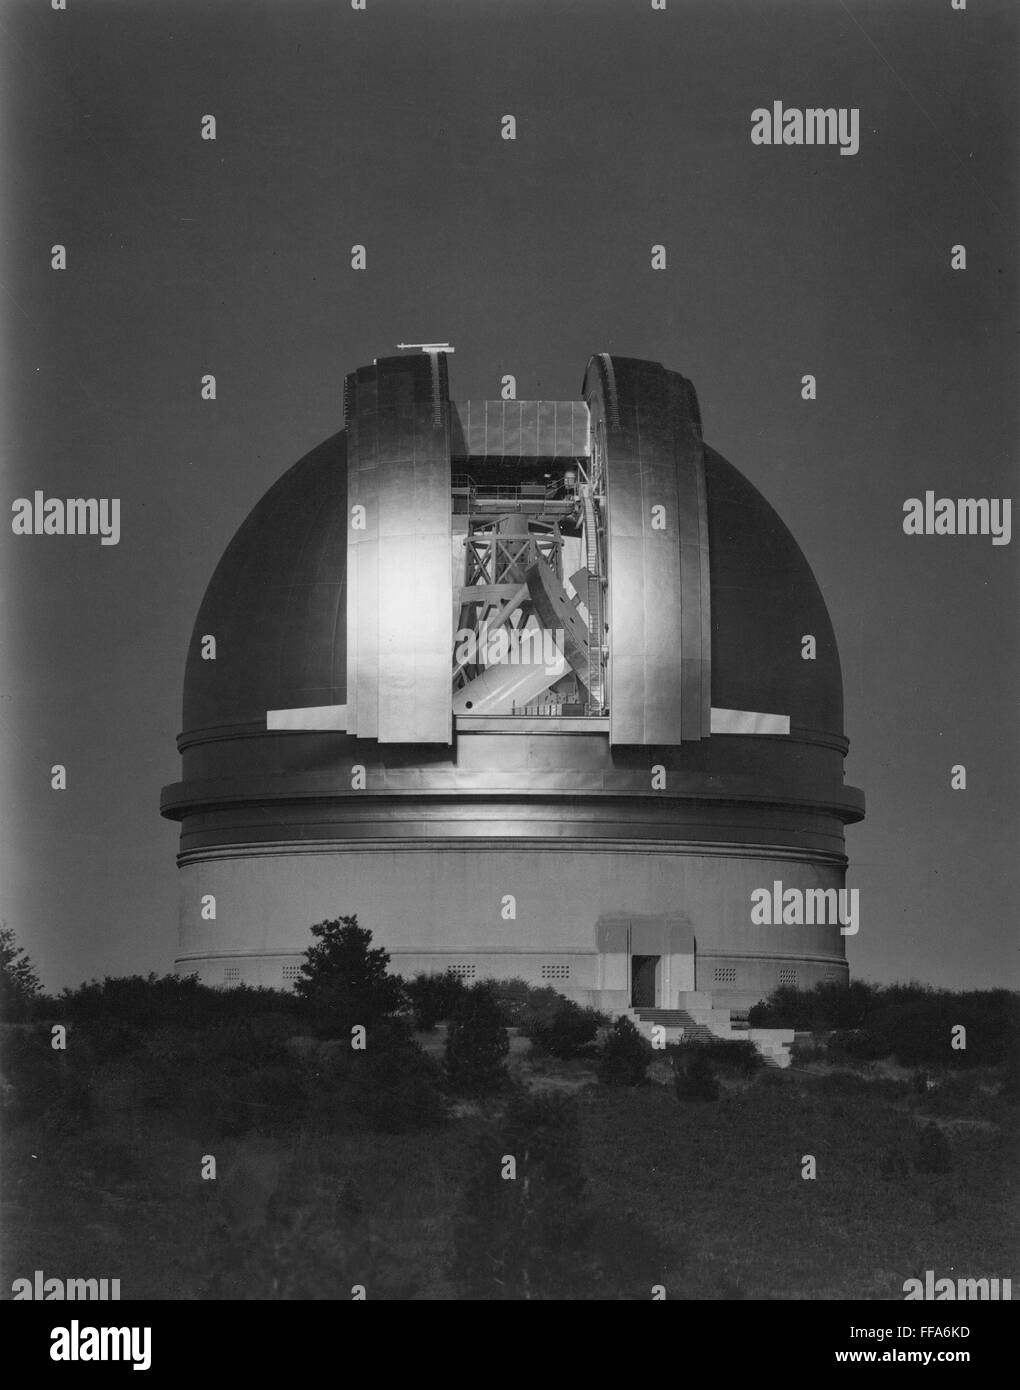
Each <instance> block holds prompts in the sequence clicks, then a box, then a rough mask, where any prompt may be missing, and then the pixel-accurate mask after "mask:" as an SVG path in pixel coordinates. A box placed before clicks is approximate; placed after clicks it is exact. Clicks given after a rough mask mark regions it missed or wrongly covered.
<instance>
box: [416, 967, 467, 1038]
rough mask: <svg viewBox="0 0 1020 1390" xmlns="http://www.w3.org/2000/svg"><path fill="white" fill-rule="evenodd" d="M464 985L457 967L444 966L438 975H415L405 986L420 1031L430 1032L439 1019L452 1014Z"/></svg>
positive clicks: (464, 987) (459, 999) (446, 1017)
mask: <svg viewBox="0 0 1020 1390" xmlns="http://www.w3.org/2000/svg"><path fill="white" fill-rule="evenodd" d="M465 989H466V985H465V984H464V981H463V980H462V979H461V977H460V976H459V975H458V974H457V973H456V971H454V970H444V971H443V972H442V974H438V975H426V974H425V973H424V972H422V973H420V974H418V975H415V977H414V979H413V980H409V981H408V983H407V984H406V985H405V986H404V991H405V993H406V994H407V997H408V999H410V1001H411V1007H412V1008H413V1009H414V1026H415V1027H416V1028H417V1029H418V1030H419V1031H420V1032H423V1033H431V1032H432V1030H433V1029H434V1028H435V1026H436V1024H437V1023H441V1022H444V1021H445V1020H446V1019H450V1018H452V1017H453V1015H454V1013H455V1012H456V1010H457V1005H458V1004H459V1003H460V1001H461V999H462V998H463V996H464V991H465Z"/></svg>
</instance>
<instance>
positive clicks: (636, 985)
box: [630, 956, 660, 1009]
mask: <svg viewBox="0 0 1020 1390" xmlns="http://www.w3.org/2000/svg"><path fill="white" fill-rule="evenodd" d="M659 960H660V957H659V956H631V958H630V1003H631V1007H632V1008H634V1009H654V1008H655V1002H656V1001H655V971H656V967H657V966H658V964H659Z"/></svg>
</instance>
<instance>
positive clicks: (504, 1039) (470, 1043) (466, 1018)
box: [446, 983, 510, 1095]
mask: <svg viewBox="0 0 1020 1390" xmlns="http://www.w3.org/2000/svg"><path fill="white" fill-rule="evenodd" d="M509 1051H510V1039H509V1037H508V1036H507V1031H506V1027H505V1025H504V1023H503V1014H502V1011H501V1010H500V1007H499V1003H498V1001H497V1000H496V998H495V996H494V995H493V993H492V991H491V990H490V989H489V988H488V986H486V985H485V984H482V983H479V984H475V985H472V986H471V988H470V989H467V990H465V991H464V997H463V998H462V999H461V1001H460V1003H459V1004H458V1005H457V1011H456V1013H455V1014H454V1016H453V1019H452V1021H451V1023H450V1030H449V1032H448V1033H447V1035H446V1072H447V1075H448V1076H449V1078H450V1081H451V1082H452V1083H453V1085H454V1087H455V1088H456V1089H457V1090H458V1091H463V1092H465V1093H466V1094H475V1095H481V1094H484V1093H485V1092H487V1091H496V1090H499V1089H500V1088H501V1087H502V1086H504V1085H505V1084H506V1081H507V1073H506V1057H507V1053H508V1052H509Z"/></svg>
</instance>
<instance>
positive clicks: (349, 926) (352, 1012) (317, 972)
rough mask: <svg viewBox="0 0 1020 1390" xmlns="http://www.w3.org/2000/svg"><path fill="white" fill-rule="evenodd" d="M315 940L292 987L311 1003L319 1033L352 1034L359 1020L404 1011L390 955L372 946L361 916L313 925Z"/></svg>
mask: <svg viewBox="0 0 1020 1390" xmlns="http://www.w3.org/2000/svg"><path fill="white" fill-rule="evenodd" d="M312 936H313V937H315V938H316V942H317V944H316V945H314V946H310V947H309V948H308V950H307V951H306V952H305V963H304V965H303V966H302V967H301V975H300V976H299V978H298V981H297V983H296V984H295V986H294V992H295V993H296V994H297V996H298V998H299V999H303V1000H304V1002H305V1003H306V1004H307V1005H308V1008H309V1010H310V1013H311V1015H312V1017H313V1019H314V1021H315V1024H316V1031H317V1032H318V1034H319V1035H320V1036H321V1037H333V1038H341V1037H350V1033H351V1029H352V1028H354V1027H357V1026H358V1025H360V1026H362V1027H364V1028H371V1027H372V1026H373V1025H374V1024H376V1023H379V1022H381V1021H382V1020H384V1019H392V1018H393V1017H395V1016H396V1015H399V1014H406V1013H407V1010H408V1000H407V995H406V994H405V993H404V987H403V984H402V983H401V981H400V979H399V977H398V976H396V975H391V974H390V973H389V963H390V958H389V956H388V955H387V953H386V952H385V951H383V950H381V949H380V948H378V947H375V948H373V947H372V946H370V944H369V943H370V942H371V940H372V933H371V932H370V931H369V930H368V929H367V927H359V926H358V919H357V917H336V918H333V919H332V920H331V921H326V922H317V923H316V924H315V926H314V927H312Z"/></svg>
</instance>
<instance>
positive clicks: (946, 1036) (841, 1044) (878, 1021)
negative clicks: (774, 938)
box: [749, 982, 1020, 1069]
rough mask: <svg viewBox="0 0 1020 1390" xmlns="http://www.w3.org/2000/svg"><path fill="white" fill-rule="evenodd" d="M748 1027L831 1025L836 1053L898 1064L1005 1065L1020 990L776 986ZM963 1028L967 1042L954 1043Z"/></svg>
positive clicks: (1015, 1041) (1019, 1030)
mask: <svg viewBox="0 0 1020 1390" xmlns="http://www.w3.org/2000/svg"><path fill="white" fill-rule="evenodd" d="M749 1019H750V1022H751V1024H752V1026H754V1027H781V1028H796V1029H800V1030H805V1029H811V1030H813V1031H819V1030H823V1029H824V1030H831V1031H832V1037H831V1038H830V1040H829V1052H830V1055H831V1056H834V1057H840V1056H842V1057H852V1058H855V1059H857V1060H859V1061H877V1060H878V1059H880V1058H883V1057H895V1059H896V1060H897V1061H898V1062H899V1063H900V1064H901V1065H903V1066H907V1067H928V1066H942V1067H951V1068H954V1069H956V1068H967V1067H975V1066H995V1065H1001V1064H1003V1063H1004V1062H1005V1061H1006V1060H1007V1058H1008V1057H1009V1056H1010V1055H1011V1054H1013V1053H1015V1051H1016V1049H1017V1047H1018V1045H1020V996H1018V995H1016V994H1015V993H1012V992H1011V991H1009V990H1001V989H1000V990H968V991H953V990H936V989H932V988H930V987H929V986H927V985H919V984H905V985H887V986H885V987H880V986H878V985H866V984H863V983H862V982H855V983H854V984H853V985H851V986H850V988H849V990H845V989H842V988H841V987H839V986H837V985H824V984H823V985H818V986H817V987H816V988H815V989H813V990H805V991H799V990H793V989H780V990H777V991H776V992H775V993H774V994H773V995H771V996H770V997H769V999H768V1000H766V1001H764V1002H763V1003H760V1004H756V1005H755V1006H754V1008H753V1009H751V1011H750V1014H749ZM960 1024H962V1025H963V1027H964V1028H965V1029H966V1043H967V1045H966V1047H959V1046H955V1047H954V1046H953V1037H954V1029H955V1028H956V1027H957V1025H960Z"/></svg>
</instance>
